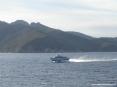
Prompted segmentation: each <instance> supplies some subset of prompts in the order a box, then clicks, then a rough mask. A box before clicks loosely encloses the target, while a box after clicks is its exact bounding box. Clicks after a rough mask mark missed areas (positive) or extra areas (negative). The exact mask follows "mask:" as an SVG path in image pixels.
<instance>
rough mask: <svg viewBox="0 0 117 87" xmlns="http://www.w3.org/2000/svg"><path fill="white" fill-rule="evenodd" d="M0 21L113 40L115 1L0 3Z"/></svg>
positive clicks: (4, 0) (12, 0)
mask: <svg viewBox="0 0 117 87" xmlns="http://www.w3.org/2000/svg"><path fill="white" fill-rule="evenodd" d="M0 20H2V21H6V22H13V21H15V20H26V21H28V22H29V23H30V22H40V23H42V24H44V25H47V26H49V27H52V28H56V29H61V30H64V31H77V32H81V33H84V34H88V35H91V36H95V37H117V0H0Z"/></svg>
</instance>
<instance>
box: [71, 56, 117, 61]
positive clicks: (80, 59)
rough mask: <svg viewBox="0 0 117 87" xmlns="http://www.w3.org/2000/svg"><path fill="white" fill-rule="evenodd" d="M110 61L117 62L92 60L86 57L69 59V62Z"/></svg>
mask: <svg viewBox="0 0 117 87" xmlns="http://www.w3.org/2000/svg"><path fill="white" fill-rule="evenodd" d="M108 61H117V59H91V58H86V57H85V58H84V57H80V58H72V59H69V62H108Z"/></svg>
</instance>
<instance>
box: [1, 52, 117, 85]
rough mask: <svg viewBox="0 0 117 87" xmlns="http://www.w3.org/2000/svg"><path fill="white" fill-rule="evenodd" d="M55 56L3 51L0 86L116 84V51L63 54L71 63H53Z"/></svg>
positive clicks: (53, 54) (52, 54)
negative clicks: (51, 58)
mask: <svg viewBox="0 0 117 87" xmlns="http://www.w3.org/2000/svg"><path fill="white" fill-rule="evenodd" d="M55 55H56V53H27V54H25V53H21V54H17V53H15V54H12V53H3V54H2V53H1V54H0V87H114V86H113V84H116V83H117V53H62V54H61V55H64V56H68V57H70V58H71V59H70V62H69V63H52V62H51V61H50V57H53V56H55ZM99 84H103V85H99ZM104 84H105V85H108V86H105V85H104ZM109 84H111V85H109Z"/></svg>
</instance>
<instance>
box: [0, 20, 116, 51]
mask: <svg viewBox="0 0 117 87" xmlns="http://www.w3.org/2000/svg"><path fill="white" fill-rule="evenodd" d="M101 51H104V52H107V51H108V52H109V51H110V52H112V51H117V38H94V37H91V36H88V35H85V34H82V33H79V32H65V31H61V30H58V29H54V28H50V27H48V26H45V25H43V24H41V23H35V22H32V23H30V24H29V23H28V22H26V21H24V20H17V21H15V22H12V23H6V22H3V21H0V52H25V53H28V52H29V53H34V52H36V53H37V52H101Z"/></svg>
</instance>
